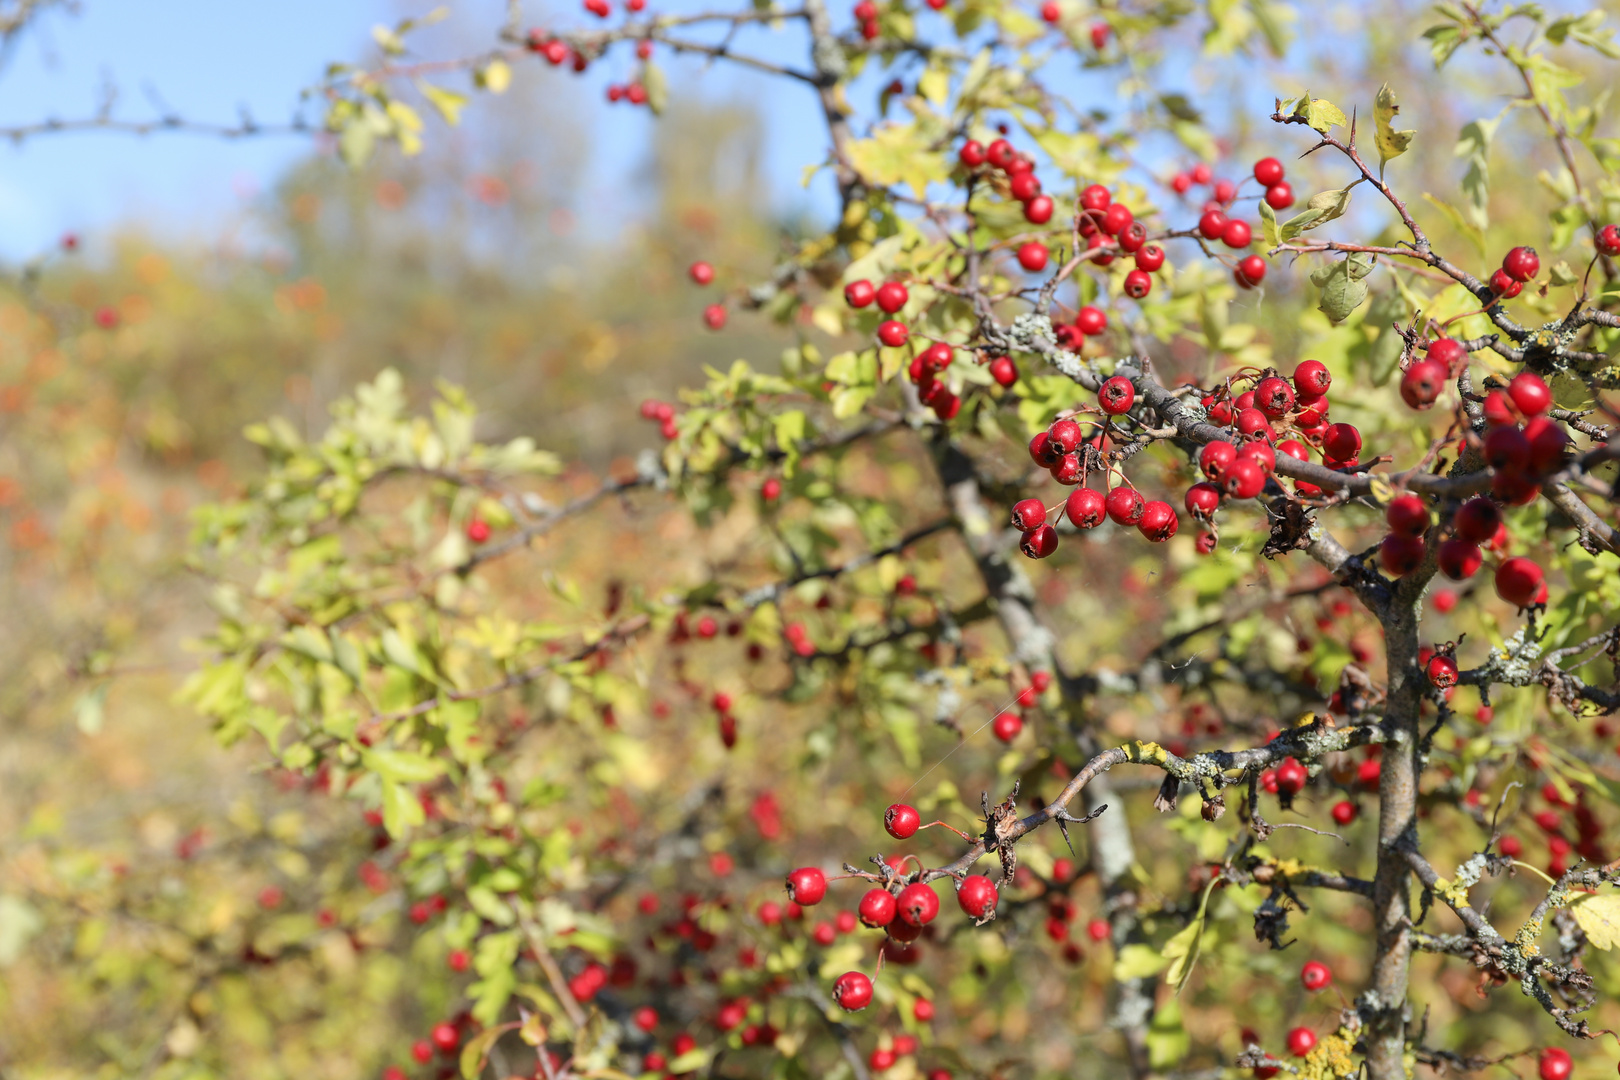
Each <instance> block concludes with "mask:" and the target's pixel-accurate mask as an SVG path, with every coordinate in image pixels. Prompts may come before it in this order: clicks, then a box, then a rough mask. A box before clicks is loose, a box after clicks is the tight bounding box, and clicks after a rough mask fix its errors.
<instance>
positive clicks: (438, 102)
mask: <svg viewBox="0 0 1620 1080" xmlns="http://www.w3.org/2000/svg"><path fill="white" fill-rule="evenodd" d="M416 88H417V89H418V90H420V91H422V96H423V97H425V98H427V99H428V101H430V102H432V103H433V107H434V108H435V109H438V110H439V115H440V116H442V117H444V122H445V123H447V124H449V125H450V126H451V127H455V126H456V125H457V124H459V123H461V110H462V109H464V108H466V107H467V95H466V94H458V93H456V92H455V91H454V90H446V89H445V88H444V87H442V86H434V85H433V84H432V83H430V82H427V81H426V80H424V79H418V80H416Z"/></svg>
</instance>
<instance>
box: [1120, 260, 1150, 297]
mask: <svg viewBox="0 0 1620 1080" xmlns="http://www.w3.org/2000/svg"><path fill="white" fill-rule="evenodd" d="M1146 250H1147V248H1143V249H1142V251H1146ZM1141 254H1142V252H1141V251H1139V252H1137V255H1141ZM1152 290H1153V279H1152V278H1150V277H1148V275H1147V272H1146V271H1144V270H1132V271H1131V272H1130V273H1128V274H1126V275H1125V295H1126V296H1128V297H1130V298H1131V299H1132V300H1140V299H1142V298H1143V297H1144V296H1146V295H1147V294H1148V293H1149V292H1151V291H1152Z"/></svg>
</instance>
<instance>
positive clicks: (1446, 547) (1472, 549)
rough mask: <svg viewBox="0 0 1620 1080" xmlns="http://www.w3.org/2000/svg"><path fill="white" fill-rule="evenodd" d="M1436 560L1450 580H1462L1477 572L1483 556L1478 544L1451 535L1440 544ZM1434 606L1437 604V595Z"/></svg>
mask: <svg viewBox="0 0 1620 1080" xmlns="http://www.w3.org/2000/svg"><path fill="white" fill-rule="evenodd" d="M1438 560H1439V564H1440V572H1441V573H1442V574H1444V575H1446V577H1448V578H1450V579H1451V580H1452V581H1464V580H1466V579H1468V578H1471V577H1473V576H1474V575H1475V574H1477V573H1479V568H1480V566H1481V564H1482V563H1483V562H1484V560H1485V556H1484V555H1483V554H1481V553H1480V550H1479V545H1478V544H1475V543H1471V542H1470V541H1468V540H1464V539H1463V538H1462V537H1460V536H1453V537H1452V538H1451V539H1450V540H1447V541H1446V542H1445V543H1443V544H1441V545H1440V551H1439V554H1438ZM1435 606H1437V607H1438V606H1439V599H1438V597H1436V605H1435Z"/></svg>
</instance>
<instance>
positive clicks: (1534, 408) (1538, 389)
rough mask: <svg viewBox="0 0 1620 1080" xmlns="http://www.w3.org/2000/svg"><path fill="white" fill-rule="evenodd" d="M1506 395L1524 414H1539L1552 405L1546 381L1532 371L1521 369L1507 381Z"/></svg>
mask: <svg viewBox="0 0 1620 1080" xmlns="http://www.w3.org/2000/svg"><path fill="white" fill-rule="evenodd" d="M1507 392H1508V397H1510V398H1512V399H1513V404H1514V405H1515V406H1517V407H1518V410H1519V411H1520V412H1522V413H1524V415H1526V416H1540V415H1541V414H1542V413H1544V412H1546V411H1547V409H1548V408H1549V407H1550V406H1551V405H1552V390H1551V389H1550V388H1549V387H1548V386H1547V381H1546V380H1545V379H1543V378H1542V377H1541V376H1540V375H1537V374H1536V373H1535V372H1533V371H1521V372H1519V373H1518V374H1517V375H1515V376H1513V381H1512V382H1510V383H1508V388H1507Z"/></svg>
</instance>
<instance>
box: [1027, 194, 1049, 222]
mask: <svg viewBox="0 0 1620 1080" xmlns="http://www.w3.org/2000/svg"><path fill="white" fill-rule="evenodd" d="M1056 209H1057V204H1056V203H1054V202H1053V201H1052V197H1051V196H1050V195H1036V196H1035V197H1034V198H1032V199H1030V200H1029V201H1027V202H1025V203H1024V220H1025V221H1027V222H1029V223H1030V224H1032V225H1045V224H1046V223H1047V222H1048V221H1051V220H1052V213H1053V211H1054V210H1056Z"/></svg>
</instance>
